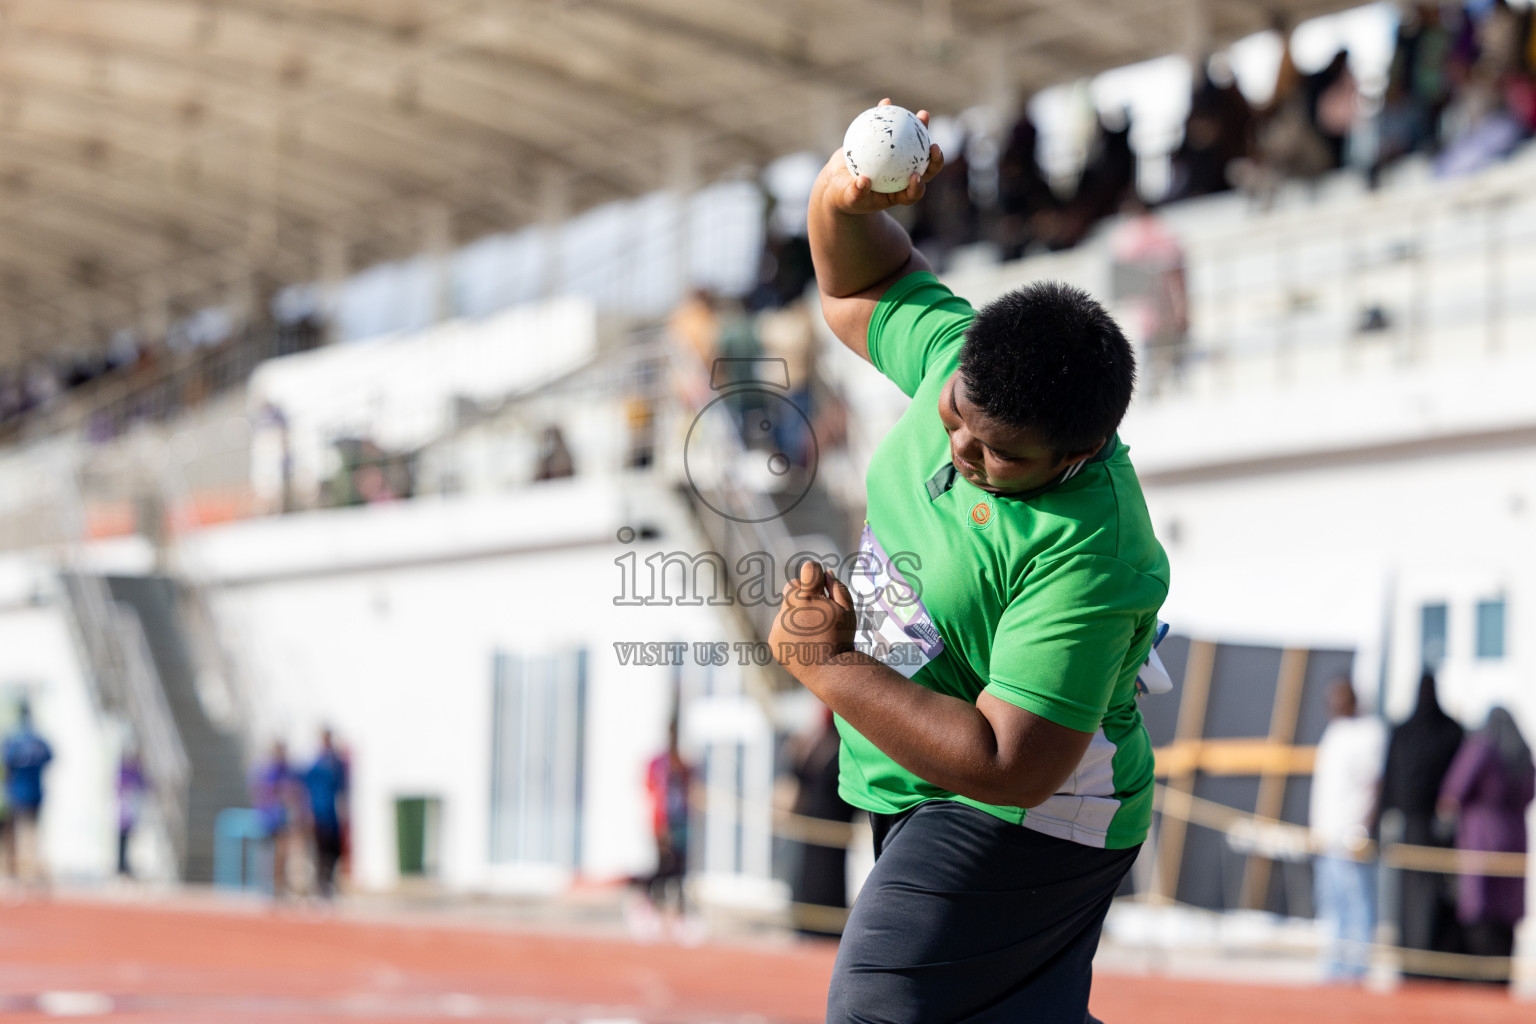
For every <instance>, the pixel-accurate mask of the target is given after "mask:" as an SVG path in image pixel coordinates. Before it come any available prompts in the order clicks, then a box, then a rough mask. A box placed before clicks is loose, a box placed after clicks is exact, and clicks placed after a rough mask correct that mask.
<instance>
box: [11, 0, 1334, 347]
mask: <svg viewBox="0 0 1536 1024" xmlns="http://www.w3.org/2000/svg"><path fill="white" fill-rule="evenodd" d="M1346 6H1350V5H1349V4H1348V3H1340V2H1337V0H1332V2H1330V0H1268V2H1266V3H1265V4H1262V5H1261V4H1258V3H1252V2H1247V0H779V2H777V3H761V2H758V0H0V223H3V231H0V366H3V365H6V364H8V363H13V362H15V361H16V360H17V359H18V358H21V357H23V356H25V355H26V354H29V353H31V354H36V353H40V352H44V351H47V350H49V349H55V348H65V349H79V348H83V347H87V346H94V345H98V344H101V343H102V342H103V341H104V339H105V338H106V337H107V335H108V334H109V333H110V332H111V331H112V330H114V329H116V328H119V327H124V326H132V327H136V328H138V329H139V330H140V332H141V333H143V334H147V335H151V336H152V335H154V334H156V333H157V331H163V330H164V326H165V324H166V323H167V322H168V321H169V318H171V317H174V316H177V315H180V314H183V313H187V312H190V311H192V310H195V309H198V308H201V307H204V306H207V305H210V304H224V303H230V302H232V301H235V300H236V299H238V298H239V297H240V296H242V295H243V296H245V301H251V299H252V297H253V296H255V295H258V294H263V293H264V289H270V288H272V287H276V286H280V285H282V284H286V283H290V282H295V281H307V280H316V279H327V278H332V279H334V278H336V277H339V276H340V275H341V274H342V273H344V272H345V271H346V270H348V269H355V268H358V267H361V266H364V265H367V264H369V263H372V262H375V261H378V260H380V259H385V258H391V257H396V256H401V255H405V254H407V253H411V252H416V251H421V250H423V249H429V248H431V247H433V246H434V245H436V246H444V247H446V246H447V245H450V244H454V243H458V242H463V241H469V240H472V239H473V238H475V237H478V236H480V235H482V234H485V233H487V232H490V231H495V230H504V229H507V228H510V227H515V226H518V225H521V224H527V223H530V222H538V221H541V220H545V221H547V220H550V219H551V218H553V217H556V216H559V215H561V214H567V213H573V212H578V211H580V210H581V209H583V208H585V207H588V206H591V205H593V204H596V203H599V202H602V201H604V200H608V199H612V198H616V197H621V196H626V195H634V194H638V193H643V192H646V191H649V190H652V189H656V188H659V187H664V186H679V185H683V184H687V183H690V182H694V183H699V182H707V181H709V180H712V179H714V178H716V177H719V176H721V175H724V174H728V173H730V172H732V171H733V170H736V169H740V168H742V167H751V166H760V165H762V164H763V163H765V162H766V161H768V160H770V159H772V158H774V157H776V156H778V155H781V154H783V153H786V152H791V151H794V150H797V149H801V148H805V147H815V148H821V147H822V146H831V145H835V140H836V139H837V138H840V136H841V132H842V128H843V126H844V125H845V124H846V123H847V120H848V119H849V118H850V117H851V116H852V115H853V113H855V112H857V111H858V110H859V109H861V108H862V107H864V106H867V105H868V104H869V103H871V102H872V101H873V100H875V99H877V98H878V97H880V96H881V95H882V94H886V93H891V92H895V93H897V97H896V98H897V100H898V102H907V103H910V104H914V105H915V104H918V103H921V104H922V105H925V106H927V107H929V108H930V109H932V110H934V111H936V112H945V111H958V110H960V109H963V108H965V107H969V106H972V105H974V104H976V103H978V102H983V101H985V100H987V99H988V98H993V99H998V98H1001V97H1004V96H1006V95H1009V94H1012V95H1018V94H1019V93H1021V92H1022V91H1027V90H1031V89H1036V88H1040V87H1043V86H1046V85H1049V84H1052V83H1055V82H1059V81H1063V80H1068V79H1071V78H1074V77H1077V76H1080V75H1083V74H1088V73H1092V72H1095V71H1099V70H1102V69H1105V68H1109V67H1114V66H1118V65H1122V64H1127V63H1131V62H1134V61H1137V60H1141V59H1146V58H1150V57H1154V56H1158V55H1161V54H1165V53H1171V52H1198V51H1200V50H1202V49H1207V48H1210V47H1213V46H1218V45H1221V44H1223V43H1225V42H1228V41H1230V40H1232V39H1235V38H1238V37H1240V36H1242V35H1245V34H1247V33H1250V32H1253V31H1256V30H1259V29H1262V28H1265V27H1267V24H1268V22H1269V20H1270V18H1271V14H1270V13H1269V12H1270V11H1273V10H1281V11H1284V12H1285V13H1286V14H1287V15H1288V16H1289V17H1291V18H1292V19H1293V20H1300V19H1302V18H1305V17H1309V16H1312V15H1314V14H1319V13H1325V12H1328V11H1332V10H1337V9H1340V8H1342V7H1346ZM828 140H833V141H828Z"/></svg>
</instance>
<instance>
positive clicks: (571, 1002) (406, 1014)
mask: <svg viewBox="0 0 1536 1024" xmlns="http://www.w3.org/2000/svg"><path fill="white" fill-rule="evenodd" d="M832 957H833V947H832V946H831V945H830V944H825V943H807V944H803V945H796V946H774V945H760V946H749V945H725V944H716V945H708V946H704V947H702V948H697V949H683V948H680V947H676V946H662V945H649V946H647V945H637V944H634V943H630V942H626V941H620V940H615V939H610V938H593V937H586V936H577V935H571V934H546V933H533V932H526V931H512V930H503V929H494V928H489V927H475V926H472V925H459V924H444V923H441V922H440V921H438V922H434V923H431V924H416V923H406V922H401V921H399V920H392V921H390V922H388V923H377V922H371V921H360V920H356V919H337V918H325V919H321V918H314V917H309V916H306V915H303V914H301V913H297V912H294V913H268V912H240V911H231V910H220V909H206V908H197V909H188V908H186V907H183V906H165V905H142V904H139V905H124V904H111V903H89V902H74V901H60V902H53V903H30V904H23V905H20V906H12V907H6V908H3V909H0V1022H3V1024H15V1022H21V1021H55V1020H58V1019H60V1016H61V1015H67V1016H73V1017H75V1019H79V1020H100V1021H106V1022H109V1024H110V1022H118V1021H125V1022H126V1021H155V1022H164V1024H194V1022H195V1024H236V1022H238V1024H247V1022H250V1024H255V1022H257V1021H263V1022H266V1021H274V1022H279V1024H355V1022H362V1021H388V1022H414V1021H446V1020H472V1021H473V1020H480V1021H506V1022H514V1024H553V1022H562V1024H596V1022H602V1024H620V1022H623V1024H817V1022H819V1021H821V1019H822V1017H821V1014H822V1007H823V998H824V995H825V992H826V984H827V978H828V976H829V974H830V973H831V969H832ZM1093 1010H1094V1013H1095V1014H1097V1015H1098V1016H1099V1017H1102V1018H1103V1019H1105V1020H1106V1021H1108V1022H1109V1024H1116V1022H1135V1024H1204V1022H1211V1024H1215V1022H1223V1024H1225V1022H1229V1021H1234V1020H1240V1021H1241V1022H1242V1024H1296V1022H1297V1021H1303V1022H1305V1024H1343V1022H1351V1024H1353V1022H1361V1024H1366V1022H1371V1024H1374V1022H1380V1024H1388V1022H1391V1024H1420V1022H1430V1021H1437V1022H1438V1021H1446V1022H1458V1024H1459V1022H1463V1021H1477V1022H1479V1024H1506V1022H1508V1024H1514V1022H1516V1021H1521V1022H1524V1024H1529V1022H1531V1021H1533V1020H1536V1007H1533V1006H1532V1005H1530V1004H1524V1005H1522V1004H1519V1003H1514V1002H1512V1001H1511V1000H1510V999H1509V997H1508V996H1507V995H1506V994H1504V993H1503V992H1502V991H1499V990H1494V989H1489V988H1484V987H1469V986H1455V985H1416V986H1409V987H1407V988H1404V989H1403V990H1401V991H1399V992H1396V993H1393V994H1391V995H1379V994H1374V993H1369V992H1362V991H1355V990H1340V989H1318V988H1292V987H1275V986H1254V985H1236V984H1220V983H1213V982H1196V981H1184V980H1175V979H1170V978H1162V977H1132V976H1128V975H1113V974H1105V973H1103V972H1100V974H1099V976H1098V978H1097V979H1096V981H1095V986H1094V999H1093Z"/></svg>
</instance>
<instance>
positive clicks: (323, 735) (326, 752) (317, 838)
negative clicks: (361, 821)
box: [304, 729, 348, 899]
mask: <svg viewBox="0 0 1536 1024" xmlns="http://www.w3.org/2000/svg"><path fill="white" fill-rule="evenodd" d="M304 788H305V789H306V790H307V791H308V793H309V820H310V825H311V828H312V830H313V838H314V851H313V852H314V858H315V887H316V889H317V890H318V891H319V894H320V896H321V897H322V898H324V899H331V898H332V897H334V896H335V895H336V865H337V863H339V862H340V860H341V854H342V849H343V844H342V837H343V835H345V831H346V820H347V791H348V790H347V762H346V759H345V758H343V757H342V756H341V753H340V752H339V751H338V750H337V749H336V738H335V736H334V735H333V734H332V733H331V730H330V729H322V730H320V753H319V755H318V756H317V757H316V758H315V761H314V763H313V764H311V765H310V766H309V768H308V769H306V770H305V772H304Z"/></svg>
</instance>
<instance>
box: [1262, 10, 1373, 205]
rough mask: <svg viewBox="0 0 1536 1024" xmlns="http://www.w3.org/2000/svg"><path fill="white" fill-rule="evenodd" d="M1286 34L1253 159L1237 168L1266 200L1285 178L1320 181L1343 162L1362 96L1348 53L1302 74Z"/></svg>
mask: <svg viewBox="0 0 1536 1024" xmlns="http://www.w3.org/2000/svg"><path fill="white" fill-rule="evenodd" d="M1285 38H1286V42H1285V47H1284V50H1283V51H1282V53H1281V57H1280V70H1279V72H1278V73H1277V74H1276V76H1275V88H1274V92H1273V95H1272V96H1271V98H1270V101H1269V105H1268V106H1267V107H1265V108H1264V110H1262V111H1261V112H1260V113H1259V115H1258V119H1257V123H1256V125H1255V129H1254V152H1253V160H1252V161H1251V162H1249V163H1247V164H1246V165H1244V166H1243V167H1242V168H1241V169H1240V170H1239V171H1238V172H1237V175H1238V179H1239V181H1240V183H1241V184H1242V185H1243V187H1244V188H1245V189H1246V190H1247V191H1248V192H1249V193H1251V194H1252V195H1254V196H1255V197H1257V198H1258V199H1259V200H1260V201H1261V202H1264V203H1266V204H1267V203H1269V202H1271V201H1272V200H1273V199H1274V196H1275V192H1276V191H1277V190H1278V189H1279V187H1280V182H1281V181H1282V180H1284V179H1286V178H1300V179H1302V180H1305V181H1316V179H1317V178H1318V177H1319V176H1321V175H1322V174H1324V173H1325V172H1327V171H1330V170H1334V169H1335V168H1337V167H1340V166H1342V164H1343V155H1344V139H1345V138H1346V137H1347V135H1348V133H1349V129H1350V126H1351V124H1352V123H1353V121H1354V110H1355V103H1356V96H1357V90H1356V88H1355V79H1354V76H1353V75H1352V74H1350V71H1349V53H1348V51H1345V50H1340V51H1339V52H1338V53H1337V54H1335V55H1334V58H1333V60H1332V61H1330V62H1329V64H1328V66H1327V67H1325V68H1323V70H1321V71H1319V72H1317V73H1315V74H1311V75H1303V74H1302V73H1301V72H1300V71H1299V70H1298V69H1297V67H1296V62H1295V60H1294V58H1292V56H1291V43H1290V35H1289V33H1286V34H1285Z"/></svg>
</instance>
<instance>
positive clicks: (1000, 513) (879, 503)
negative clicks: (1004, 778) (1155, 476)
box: [837, 274, 1168, 849]
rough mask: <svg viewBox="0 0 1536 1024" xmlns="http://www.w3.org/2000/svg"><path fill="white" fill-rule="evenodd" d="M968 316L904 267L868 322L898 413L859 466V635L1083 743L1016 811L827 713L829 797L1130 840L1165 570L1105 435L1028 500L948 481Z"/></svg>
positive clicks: (1144, 758) (1088, 839)
mask: <svg viewBox="0 0 1536 1024" xmlns="http://www.w3.org/2000/svg"><path fill="white" fill-rule="evenodd" d="M974 316H975V311H974V310H973V309H972V308H971V305H970V304H969V303H968V302H966V301H965V300H964V299H961V298H958V297H957V296H955V295H954V293H952V292H951V291H950V290H949V289H948V288H946V287H944V286H943V285H942V284H940V283H939V282H938V280H937V279H936V278H934V276H933V275H932V274H912V275H910V276H908V277H905V278H903V279H902V280H900V281H898V282H897V283H896V284H895V285H894V286H893V287H892V288H891V289H890V290H889V291H888V292H887V293H886V295H885V297H884V298H883V299H882V300H881V302H880V303H879V305H878V306H877V307H876V309H875V312H874V316H873V317H872V318H871V320H870V325H869V354H870V360H871V362H873V363H874V365H875V367H876V368H877V369H879V370H880V372H882V373H884V374H885V375H886V376H887V377H890V378H891V380H893V381H895V382H896V384H897V385H898V386H900V388H901V389H902V391H904V392H906V393H907V394H908V395H910V396H911V397H912V404H911V406H910V407H909V408H908V409H907V411H906V413H905V414H904V415H903V416H902V417H901V419H900V421H899V422H897V424H896V426H895V427H894V428H893V429H892V430H891V432H890V433H889V434H888V435H887V436H886V438H885V439H884V440H883V441H882V442H881V443H880V446H879V448H878V449H876V451H875V454H874V457H873V458H872V459H871V460H870V464H869V475H868V481H867V486H868V496H869V514H868V522H867V524H866V527H865V531H864V539H863V542H862V544H861V546H860V554H859V557H858V559H857V560H856V561H855V562H854V564H853V565H852V567H851V570H852V571H851V573H850V575H851V577H852V579H851V580H850V588H851V589H852V590H853V591H854V593H855V598H856V600H857V601H858V603H859V608H860V631H859V637H858V642H859V644H860V647H861V649H863V650H866V651H870V652H871V653H873V654H874V655H875V656H876V657H878V658H880V660H882V661H884V662H885V663H886V664H888V665H890V666H891V667H892V668H894V669H896V670H897V671H899V672H901V673H902V674H903V675H905V676H907V677H908V678H911V679H913V680H914V681H916V682H918V683H921V684H922V685H924V686H927V687H928V688H929V689H932V690H937V691H939V692H940V693H947V694H951V695H953V696H956V697H960V698H961V699H963V700H968V701H975V700H976V698H977V696H978V695H979V694H980V693H981V692H982V690H986V691H987V692H988V693H991V694H993V695H994V696H997V697H999V698H1001V699H1003V700H1006V701H1008V702H1009V703H1010V704H1014V705H1017V706H1018V707H1021V708H1025V709H1027V710H1029V711H1032V712H1034V713H1035V714H1037V715H1040V716H1041V717H1043V718H1047V719H1049V720H1050V721H1052V722H1056V723H1058V724H1060V725H1064V726H1066V727H1067V728H1069V729H1077V730H1080V731H1082V732H1091V733H1093V734H1094V735H1093V740H1092V742H1091V744H1090V745H1089V748H1088V751H1087V753H1086V754H1084V756H1083V760H1082V762H1081V763H1080V764H1079V765H1078V768H1077V770H1076V771H1075V772H1074V773H1073V775H1072V776H1071V778H1069V779H1068V781H1067V783H1066V785H1065V787H1064V788H1063V789H1062V790H1061V791H1060V792H1058V793H1057V794H1056V795H1055V796H1053V797H1052V798H1051V799H1050V800H1048V801H1046V802H1045V803H1043V804H1041V805H1040V806H1039V807H1035V808H1031V809H1030V810H1029V811H1027V812H1026V811H1024V810H1023V809H1021V808H1018V807H997V806H992V805H988V804H982V803H979V802H978V801H975V800H971V799H969V798H967V797H962V796H957V795H956V794H954V793H950V792H947V791H946V790H943V789H940V788H938V787H937V786H934V785H931V784H929V783H927V782H925V781H923V780H922V779H920V778H918V777H917V776H916V775H914V774H913V773H912V772H910V771H907V770H906V769H905V768H903V767H901V766H900V765H898V764H897V763H896V762H895V761H893V760H892V759H891V758H890V757H888V756H887V755H886V754H885V753H884V752H882V751H881V750H880V749H879V748H877V747H876V746H875V745H874V744H873V743H871V742H870V741H869V740H867V739H865V738H864V737H863V736H861V735H860V734H859V733H858V732H856V731H855V730H854V729H853V728H852V727H851V726H849V725H848V723H846V722H844V721H842V720H841V719H839V720H838V722H837V725H838V729H839V731H840V732H841V734H842V737H843V749H842V762H841V780H840V786H839V788H840V790H841V792H842V795H843V798H844V799H845V800H847V801H848V802H849V803H851V804H853V805H854V806H856V807H862V808H864V809H865V810H869V811H875V812H881V813H887V814H889V813H896V812H900V811H903V810H906V809H907V808H909V807H912V806H914V805H915V804H918V803H920V802H922V801H924V800H931V799H952V800H960V801H962V802H964V803H967V804H971V805H972V806H975V807H979V808H981V809H982V810H984V811H987V812H989V813H991V814H995V815H996V816H998V817H1000V818H1003V819H1005V820H1008V821H1012V822H1019V823H1022V824H1023V825H1025V826H1026V827H1029V828H1033V829H1036V830H1038V831H1040V832H1044V833H1047V834H1049V835H1053V836H1057V837H1059V838H1063V839H1069V840H1072V841H1074V842H1079V843H1083V844H1085V845H1088V846H1098V847H1108V848H1110V849H1124V848H1127V847H1131V846H1135V845H1136V844H1137V843H1140V842H1141V841H1142V840H1144V839H1145V838H1146V835H1147V828H1148V826H1149V825H1150V823H1151V817H1152V767H1153V766H1152V749H1151V744H1150V742H1149V741H1148V739H1147V733H1146V729H1145V728H1144V727H1143V726H1142V722H1141V712H1140V711H1139V710H1138V709H1137V707H1136V697H1135V683H1136V673H1137V670H1138V669H1139V668H1140V666H1141V664H1142V662H1143V661H1145V660H1146V657H1147V652H1148V650H1149V649H1150V647H1151V644H1152V639H1153V634H1154V631H1155V629H1156V625H1157V611H1158V608H1159V607H1161V605H1162V603H1163V599H1164V597H1165V596H1167V593H1168V559H1167V557H1166V556H1165V555H1164V554H1163V549H1162V546H1161V545H1160V544H1158V542H1157V538H1156V537H1155V536H1153V533H1152V524H1151V521H1150V519H1149V517H1148V515H1147V508H1146V503H1145V502H1144V500H1143V499H1142V494H1141V487H1140V485H1139V484H1138V483H1137V481H1136V473H1135V470H1134V469H1133V468H1132V467H1131V461H1130V458H1129V457H1128V455H1127V451H1128V449H1127V448H1126V446H1125V445H1123V444H1121V443H1120V441H1119V439H1118V438H1114V439H1112V440H1111V441H1110V442H1109V443H1107V444H1106V445H1105V446H1104V449H1103V450H1102V451H1100V452H1099V453H1098V455H1096V456H1095V457H1094V458H1093V460H1091V461H1089V462H1088V463H1085V464H1084V466H1083V468H1082V469H1081V471H1079V472H1078V473H1076V475H1074V476H1072V477H1070V478H1069V479H1066V480H1064V481H1062V482H1060V483H1058V484H1056V485H1055V486H1054V487H1051V488H1048V489H1047V490H1045V491H1044V492H1043V493H1039V494H1036V495H1033V496H1021V497H1006V496H995V495H991V494H988V493H987V492H985V491H983V490H981V489H980V488H978V487H976V486H975V485H973V484H971V483H970V482H968V481H967V480H966V479H965V478H964V477H961V476H959V475H958V474H956V473H955V472H954V470H953V468H952V467H951V466H950V452H949V438H948V435H947V434H946V432H945V430H944V426H943V424H942V423H941V422H940V420H939V413H938V401H939V393H940V392H941V391H942V390H943V387H944V384H945V382H946V381H947V380H948V379H949V377H950V375H951V374H952V373H953V372H954V371H955V369H956V367H957V365H958V363H959V355H960V346H961V344H962V342H963V341H964V332H965V328H966V326H967V325H968V324H969V323H970V322H971V319H972V317H974Z"/></svg>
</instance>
